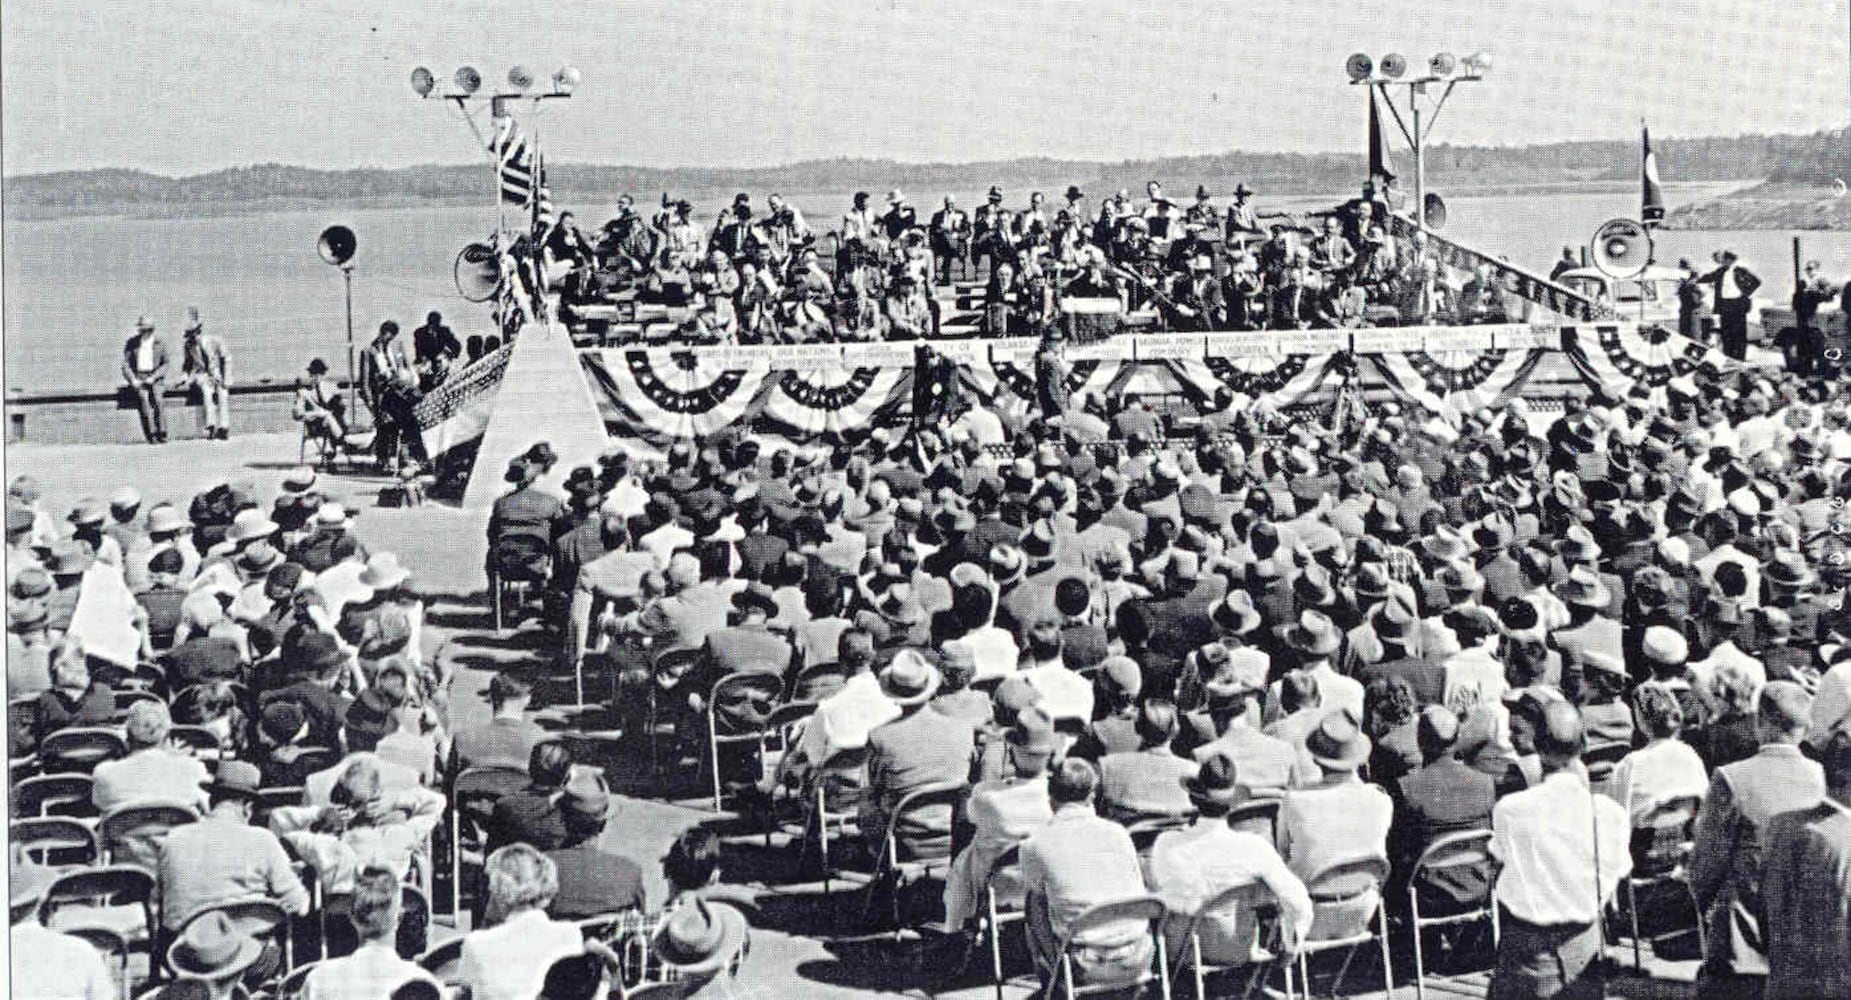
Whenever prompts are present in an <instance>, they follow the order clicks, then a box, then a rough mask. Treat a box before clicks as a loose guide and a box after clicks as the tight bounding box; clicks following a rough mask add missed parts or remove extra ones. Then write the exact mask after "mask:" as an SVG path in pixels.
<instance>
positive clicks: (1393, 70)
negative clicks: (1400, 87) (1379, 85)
mask: <svg viewBox="0 0 1851 1000" xmlns="http://www.w3.org/2000/svg"><path fill="white" fill-rule="evenodd" d="M1407 71H1408V60H1407V57H1406V56H1404V55H1402V54H1401V53H1399V52H1390V53H1389V54H1387V55H1385V56H1383V57H1382V75H1383V76H1385V77H1388V78H1389V79H1390V80H1399V79H1400V78H1401V74H1403V73H1406V72H1407Z"/></svg>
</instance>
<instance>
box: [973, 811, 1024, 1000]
mask: <svg viewBox="0 0 1851 1000" xmlns="http://www.w3.org/2000/svg"><path fill="white" fill-rule="evenodd" d="M1021 850H1022V848H1021V845H1019V844H1018V845H1016V846H1015V847H1011V848H1009V849H1008V850H1007V851H1004V852H1003V853H1002V854H1000V855H997V858H996V861H995V862H994V863H992V864H991V865H990V874H989V877H988V878H986V879H984V882H983V918H982V919H983V932H984V936H985V937H987V938H989V939H990V976H991V982H992V983H994V984H995V985H996V1000H1003V924H1005V923H1018V922H1020V921H1021V920H1022V919H1023V918H1024V917H1026V916H1027V912H1026V911H1025V910H1024V909H1023V908H1022V903H1021V901H1020V900H1011V901H1009V902H1008V903H1004V902H1003V901H1001V900H999V899H998V898H997V891H996V884H997V882H998V881H999V880H1001V879H1003V878H1005V877H1007V878H1011V879H1014V880H1015V881H1014V883H1013V884H1014V885H1016V886H1018V887H1019V886H1020V885H1021V882H1022V868H1021V861H1022V855H1021Z"/></svg>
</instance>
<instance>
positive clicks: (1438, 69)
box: [1427, 52, 1459, 76]
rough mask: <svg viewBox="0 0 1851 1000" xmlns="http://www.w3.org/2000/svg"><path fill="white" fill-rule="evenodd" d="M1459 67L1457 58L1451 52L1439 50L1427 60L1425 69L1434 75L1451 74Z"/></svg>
mask: <svg viewBox="0 0 1851 1000" xmlns="http://www.w3.org/2000/svg"><path fill="white" fill-rule="evenodd" d="M1458 68H1459V59H1458V57H1457V56H1455V55H1453V54H1452V53H1451V52H1441V53H1440V54H1438V55H1436V56H1434V57H1433V58H1432V59H1429V60H1427V69H1428V71H1429V72H1431V73H1432V74H1433V75H1434V76H1451V75H1453V70H1455V69H1458Z"/></svg>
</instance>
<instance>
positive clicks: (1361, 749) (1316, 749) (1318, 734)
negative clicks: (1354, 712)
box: [1305, 709, 1370, 771]
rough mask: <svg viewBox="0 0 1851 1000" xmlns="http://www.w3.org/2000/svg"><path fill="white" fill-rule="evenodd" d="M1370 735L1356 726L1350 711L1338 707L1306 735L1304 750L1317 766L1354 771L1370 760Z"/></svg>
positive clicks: (1331, 769)
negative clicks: (1364, 733)
mask: <svg viewBox="0 0 1851 1000" xmlns="http://www.w3.org/2000/svg"><path fill="white" fill-rule="evenodd" d="M1369 749H1370V743H1369V737H1367V736H1364V735H1363V731H1362V730H1361V729H1359V728H1357V725H1356V720H1355V719H1352V718H1350V713H1348V712H1346V711H1344V710H1343V709H1337V710H1335V711H1332V712H1329V713H1327V714H1326V715H1325V716H1324V719H1323V721H1322V722H1319V723H1318V727H1317V728H1316V729H1313V730H1312V731H1311V734H1310V735H1309V736H1307V737H1305V750H1306V751H1307V752H1309V753H1310V754H1311V759H1312V760H1314V761H1316V762H1317V764H1318V766H1319V767H1322V768H1324V769H1326V770H1330V771H1354V770H1356V769H1357V768H1359V767H1361V766H1362V765H1363V762H1364V761H1366V760H1368V759H1369Z"/></svg>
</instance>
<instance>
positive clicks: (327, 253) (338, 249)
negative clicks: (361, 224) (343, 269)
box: [315, 226, 360, 267]
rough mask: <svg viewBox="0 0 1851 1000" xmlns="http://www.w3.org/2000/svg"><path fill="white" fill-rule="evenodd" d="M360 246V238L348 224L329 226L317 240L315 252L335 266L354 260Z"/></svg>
mask: <svg viewBox="0 0 1851 1000" xmlns="http://www.w3.org/2000/svg"><path fill="white" fill-rule="evenodd" d="M359 248H360V240H359V238H358V237H356V236H354V234H353V230H351V229H348V228H347V227H346V226H329V227H328V228H326V229H324V230H322V231H321V238H320V239H319V240H316V241H315V252H316V253H319V254H321V259H322V260H325V261H327V262H328V263H330V264H333V265H334V266H335V267H339V266H341V265H342V264H345V263H347V262H348V261H350V260H352V259H353V255H354V251H355V250H358V249H359Z"/></svg>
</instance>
